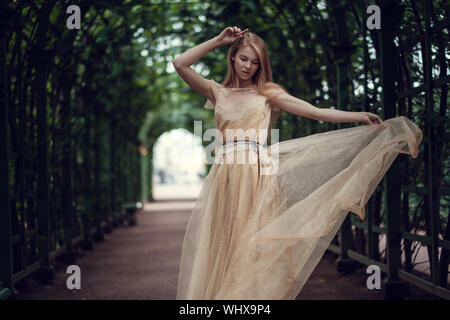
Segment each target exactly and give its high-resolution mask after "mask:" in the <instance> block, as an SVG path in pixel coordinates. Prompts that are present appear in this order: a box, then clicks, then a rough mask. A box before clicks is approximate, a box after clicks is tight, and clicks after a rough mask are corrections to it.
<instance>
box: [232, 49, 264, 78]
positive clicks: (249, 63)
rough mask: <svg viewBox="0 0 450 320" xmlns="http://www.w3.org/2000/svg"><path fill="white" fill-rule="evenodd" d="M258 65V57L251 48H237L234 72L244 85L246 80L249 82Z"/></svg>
mask: <svg viewBox="0 0 450 320" xmlns="http://www.w3.org/2000/svg"><path fill="white" fill-rule="evenodd" d="M259 63H260V62H259V58H258V55H257V54H256V51H255V50H254V49H253V48H252V47H250V46H246V47H242V48H239V50H238V51H237V52H236V55H235V57H234V70H235V71H236V74H237V75H238V77H239V78H240V79H242V80H243V82H244V83H246V82H247V81H246V80H251V79H252V76H253V75H254V74H255V72H256V71H257V70H258V68H259ZM250 82H251V81H250Z"/></svg>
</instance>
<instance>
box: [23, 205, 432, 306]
mask: <svg viewBox="0 0 450 320" xmlns="http://www.w3.org/2000/svg"><path fill="white" fill-rule="evenodd" d="M192 206H193V202H192V201H179V202H173V201H166V202H164V201H163V202H157V203H153V204H150V205H146V207H145V210H142V211H140V212H139V213H138V214H137V225H135V226H122V227H119V228H116V229H114V230H113V232H112V233H110V234H105V240H104V241H103V242H98V243H95V244H94V248H93V250H92V251H78V259H77V261H76V262H75V263H74V264H77V265H78V266H79V267H80V268H81V289H80V290H69V289H67V287H66V279H67V278H68V276H69V275H68V274H66V272H65V271H66V267H65V266H64V265H61V266H56V267H57V269H56V275H55V281H54V284H53V285H39V284H38V283H37V282H36V281H35V280H33V278H29V279H27V281H25V283H24V284H25V285H24V286H23V287H21V288H18V292H17V295H16V297H17V299H19V300H36V299H39V300H47V299H50V300H53V299H63V300H67V299H77V300H97V299H102V300H103V299H105V300H111V299H112V300H116V299H120V300H122V299H123V300H130V299H133V300H147V299H148V300H153V299H164V300H171V299H175V297H176V286H177V276H178V268H179V261H180V255H181V246H182V242H183V236H184V231H185V228H186V225H187V222H188V218H189V215H190V212H191V211H190V210H191V208H192ZM336 258H337V256H336V255H335V254H333V253H330V252H327V253H326V254H325V255H324V257H323V259H322V260H321V261H320V263H319V264H318V265H317V267H316V269H315V271H314V272H313V274H312V275H311V277H310V279H308V282H307V283H306V284H305V286H304V288H303V290H302V291H301V292H300V294H299V296H298V297H297V300H325V299H327V300H328V299H332V300H356V299H361V300H383V299H384V284H382V288H381V289H380V290H369V289H367V287H366V279H367V277H368V275H367V274H366V273H365V269H364V268H361V269H358V270H357V271H355V272H354V273H353V274H348V275H341V274H339V273H338V272H337V271H336V267H335V265H334V262H335V260H336ZM410 288H411V294H410V296H409V297H408V298H407V299H409V300H417V299H424V300H439V298H437V297H435V296H433V295H431V294H428V293H427V292H425V291H422V290H420V289H418V288H416V287H414V286H410Z"/></svg>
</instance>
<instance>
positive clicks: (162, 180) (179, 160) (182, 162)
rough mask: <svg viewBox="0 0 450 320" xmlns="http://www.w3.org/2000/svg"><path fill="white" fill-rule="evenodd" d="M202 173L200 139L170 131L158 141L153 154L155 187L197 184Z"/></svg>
mask: <svg viewBox="0 0 450 320" xmlns="http://www.w3.org/2000/svg"><path fill="white" fill-rule="evenodd" d="M205 170H206V168H205V152H204V150H203V147H202V144H201V139H200V137H197V136H194V135H193V134H191V133H190V132H189V131H187V130H185V129H174V130H171V131H168V132H165V133H164V134H162V135H161V136H160V137H159V138H158V140H157V142H156V144H155V146H154V150H153V172H154V182H155V184H184V185H186V184H188V185H192V184H201V183H202V181H203V178H202V177H203V176H204V174H205Z"/></svg>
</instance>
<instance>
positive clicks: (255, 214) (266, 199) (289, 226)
mask: <svg viewBox="0 0 450 320" xmlns="http://www.w3.org/2000/svg"><path fill="white" fill-rule="evenodd" d="M383 124H384V126H381V125H379V126H374V127H371V126H358V127H352V128H345V129H340V130H334V131H328V132H325V133H319V134H314V135H310V136H307V137H303V138H297V139H291V140H287V141H283V142H280V143H277V144H274V145H272V146H269V147H267V149H266V150H265V151H266V152H267V154H268V155H269V156H270V159H271V160H272V161H274V162H276V163H277V168H278V170H277V171H276V172H275V173H274V174H267V175H261V174H260V172H261V170H260V169H261V168H259V166H260V164H259V163H252V162H250V163H248V162H247V163H244V164H240V163H235V164H229V163H214V164H213V166H212V167H211V170H210V172H209V174H208V175H207V177H206V178H205V181H204V182H203V186H202V189H201V191H200V194H199V197H198V199H197V202H196V204H195V206H194V209H193V211H192V214H191V217H190V219H189V223H188V226H187V229H186V234H185V238H184V243H183V249H182V255H181V262H180V270H179V278H178V291H177V299H239V300H247V299H251V300H253V299H272V300H279V299H295V297H296V296H297V295H298V293H299V292H300V291H301V289H302V288H303V286H304V284H305V283H306V281H307V280H308V278H309V276H310V275H311V273H312V272H313V270H314V268H315V267H316V265H317V264H318V262H319V261H320V259H321V257H322V256H323V254H324V252H325V250H326V249H327V247H328V246H329V244H330V242H331V241H332V239H333V238H334V236H335V235H336V233H337V231H338V230H339V228H340V226H341V224H342V222H343V220H344V219H345V217H346V216H347V214H348V212H349V211H350V212H353V213H355V214H357V215H358V216H359V217H360V218H361V220H364V218H365V205H366V203H367V201H368V200H369V198H370V196H371V195H372V193H373V192H374V190H375V188H376V187H377V185H378V184H379V183H380V181H381V179H382V178H383V176H384V175H385V173H386V171H387V170H388V169H389V167H390V166H391V164H392V162H393V161H394V160H395V158H396V157H397V155H398V154H399V153H404V154H408V155H411V156H412V157H413V158H416V157H417V155H418V146H419V144H420V143H421V141H422V137H423V135H422V131H421V130H420V128H419V127H418V126H417V125H416V124H415V123H413V122H411V121H410V120H409V119H408V118H406V117H403V116H401V117H397V118H392V119H388V120H385V121H384V122H383ZM260 148H264V147H260ZM235 153H236V155H237V154H238V153H240V154H241V155H245V157H247V158H246V159H249V157H251V156H252V153H255V151H254V149H253V148H252V147H251V146H249V147H248V148H245V149H244V150H241V151H235ZM221 156H225V155H221Z"/></svg>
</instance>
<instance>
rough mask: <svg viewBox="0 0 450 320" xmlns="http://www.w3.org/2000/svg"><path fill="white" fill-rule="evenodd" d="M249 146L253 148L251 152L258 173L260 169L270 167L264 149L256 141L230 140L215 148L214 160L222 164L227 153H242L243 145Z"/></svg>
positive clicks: (270, 161)
mask: <svg viewBox="0 0 450 320" xmlns="http://www.w3.org/2000/svg"><path fill="white" fill-rule="evenodd" d="M248 144H251V145H252V147H253V150H254V151H255V153H256V154H257V163H258V172H259V171H260V168H261V167H266V166H270V165H271V163H272V162H273V161H272V159H271V157H270V156H269V155H268V154H267V150H266V148H264V147H263V146H262V145H261V144H260V143H259V142H258V141H256V140H247V139H245V140H230V141H226V142H224V143H222V145H219V146H218V147H217V148H216V150H215V151H216V152H215V154H216V159H215V162H219V163H222V161H223V158H222V156H224V155H226V154H227V153H230V152H233V151H244V150H246V148H245V145H248Z"/></svg>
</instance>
